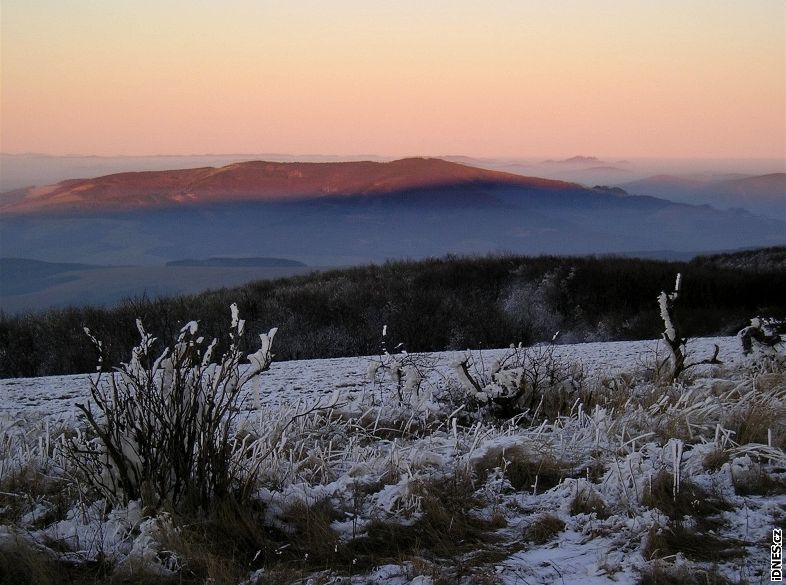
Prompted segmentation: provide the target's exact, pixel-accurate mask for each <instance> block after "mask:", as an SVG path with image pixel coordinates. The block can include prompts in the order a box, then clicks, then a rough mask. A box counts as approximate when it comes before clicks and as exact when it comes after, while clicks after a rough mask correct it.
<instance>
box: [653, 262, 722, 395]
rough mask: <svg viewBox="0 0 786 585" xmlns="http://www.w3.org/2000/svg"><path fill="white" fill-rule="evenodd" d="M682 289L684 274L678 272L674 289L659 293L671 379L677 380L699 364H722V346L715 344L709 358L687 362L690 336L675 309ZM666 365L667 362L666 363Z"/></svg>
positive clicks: (663, 335)
mask: <svg viewBox="0 0 786 585" xmlns="http://www.w3.org/2000/svg"><path fill="white" fill-rule="evenodd" d="M681 289H682V274H680V273H677V279H676V281H675V282H674V290H673V291H672V292H670V293H667V292H666V291H661V293H660V294H659V295H658V306H659V307H660V317H661V319H663V327H664V329H663V333H662V334H661V336H662V337H663V340H664V341H665V342H666V345H667V346H668V348H669V353H670V356H669V358H667V359H668V360H670V361H671V380H672V381H675V380H677V378H679V377H680V374H682V373H683V372H684V371H685V370H687V369H688V368H692V367H694V366H698V365H699V364H722V363H723V362H721V361H720V360H718V353H719V352H720V348H719V347H718V346H717V345H716V346H715V353H714V354H713V356H712V357H711V358H709V359H705V360H702V361H698V362H691V363H687V358H688V338H687V337H686V336H684V335H683V334H682V331H681V329H680V327H679V324H678V323H677V320H676V318H675V316H674V309H675V306H676V304H677V300H678V299H679V296H680V291H681ZM663 365H665V362H664V364H663Z"/></svg>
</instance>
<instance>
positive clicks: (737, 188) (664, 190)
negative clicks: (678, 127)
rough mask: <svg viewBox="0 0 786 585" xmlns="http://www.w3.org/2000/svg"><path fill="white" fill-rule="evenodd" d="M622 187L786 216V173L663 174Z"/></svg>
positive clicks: (658, 195) (644, 193)
mask: <svg viewBox="0 0 786 585" xmlns="http://www.w3.org/2000/svg"><path fill="white" fill-rule="evenodd" d="M620 187H622V188H624V189H625V190H626V191H628V192H630V193H636V194H640V195H650V196H653V197H665V198H669V199H672V200H675V201H683V202H687V203H694V204H709V205H713V206H715V207H721V208H735V207H742V208H744V209H748V210H750V211H753V212H754V213H760V214H763V215H768V216H772V217H777V218H779V219H786V173H769V174H766V175H754V176H733V177H731V178H729V177H716V176H712V175H710V176H701V175H700V176H693V175H688V176H680V175H667V174H663V175H654V176H652V177H648V178H645V179H641V180H638V181H631V182H628V183H621V184H620Z"/></svg>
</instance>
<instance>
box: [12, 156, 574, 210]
mask: <svg viewBox="0 0 786 585" xmlns="http://www.w3.org/2000/svg"><path fill="white" fill-rule="evenodd" d="M472 184H475V185H477V184H494V185H500V186H501V185H507V186H516V187H523V188H532V189H544V190H551V191H559V190H572V189H575V188H577V187H578V185H575V184H571V183H566V182H563V181H551V180H547V179H539V178H534V177H522V176H520V175H514V174H510V173H502V172H498V171H490V170H486V169H480V168H476V167H471V166H467V165H461V164H456V163H451V162H447V161H444V160H441V159H428V158H409V159H402V160H397V161H393V162H389V163H378V162H368V161H366V162H344V163H275V162H265V161H250V162H242V163H235V164H230V165H226V166H223V167H219V168H214V167H204V168H196V169H180V170H172V171H146V172H135V173H117V174H112V175H106V176H102V177H97V178H92V179H74V180H67V181H62V182H60V183H57V184H55V185H47V186H40V187H32V188H28V189H22V190H16V191H13V192H10V193H7V194H4V196H3V197H2V198H0V212H3V213H14V214H18V213H41V212H84V211H90V212H96V211H106V210H132V209H141V208H156V207H171V206H179V205H185V204H205V203H216V202H223V203H226V202H237V201H291V200H294V199H307V198H314V197H324V196H336V195H340V196H356V195H373V194H386V193H397V192H405V191H410V190H422V189H425V188H438V187H442V186H451V187H455V186H466V185H472Z"/></svg>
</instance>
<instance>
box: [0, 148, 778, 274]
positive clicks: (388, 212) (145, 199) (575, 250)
mask: <svg viewBox="0 0 786 585" xmlns="http://www.w3.org/2000/svg"><path fill="white" fill-rule="evenodd" d="M608 184H609V183H606V185H608ZM23 191H24V192H22V193H19V192H15V193H13V194H6V196H4V197H3V198H2V203H0V212H1V213H0V248H2V250H3V254H4V255H6V256H17V257H28V258H33V257H34V258H41V259H45V260H51V261H59V262H83V263H91V264H104V265H106V264H112V265H116V264H124V265H137V266H139V265H145V266H161V265H162V264H165V263H167V262H171V261H178V260H182V259H184V258H203V259H204V258H211V257H215V258H219V257H220V258H258V257H265V258H287V259H291V260H294V261H297V262H302V263H305V264H307V265H309V266H337V265H342V266H347V265H352V264H358V263H365V262H376V261H385V260H387V259H393V258H404V257H406V258H424V257H429V256H441V255H444V254H486V253H502V252H505V253H507V252H512V253H524V254H606V253H626V252H630V251H637V252H640V253H643V252H647V251H658V250H671V251H673V252H676V253H681V252H690V251H696V250H701V251H708V252H709V251H713V250H728V249H734V248H743V247H752V246H774V245H783V244H786V223H784V222H783V221H778V220H776V219H773V218H771V217H757V216H755V215H752V214H750V213H747V212H744V211H719V210H717V209H714V208H712V207H710V206H706V205H704V206H697V205H689V204H685V203H675V202H674V201H670V200H667V199H662V198H658V197H653V196H640V195H631V194H629V193H628V192H626V191H625V190H623V189H619V188H616V187H604V186H598V187H595V188H588V187H584V186H582V185H580V184H578V183H571V182H566V181H558V180H550V179H541V178H537V177H530V176H523V175H515V174H511V173H506V172H500V171H495V170H487V169H481V168H476V167H471V166H468V165H464V164H457V163H453V162H448V161H445V160H441V159H434V158H409V159H402V160H398V161H392V162H371V161H365V162H364V161H353V162H328V163H302V162H295V163H274V162H266V161H255V162H244V163H233V164H230V165H225V166H223V167H218V168H213V167H201V168H195V169H183V170H173V171H152V172H139V173H119V174H113V175H106V176H103V177H96V178H94V179H76V180H68V181H63V182H61V183H58V184H57V185H50V186H48V187H36V188H33V189H27V190H23Z"/></svg>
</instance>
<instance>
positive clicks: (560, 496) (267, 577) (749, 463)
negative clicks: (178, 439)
mask: <svg viewBox="0 0 786 585" xmlns="http://www.w3.org/2000/svg"><path fill="white" fill-rule="evenodd" d="M233 326H234V327H235V328H236V329H235V330H236V331H237V326H238V323H237V322H236V321H234V320H233ZM191 335H192V332H191V331H190V330H189V331H188V336H191ZM188 336H187V337H188ZM270 337H272V336H270ZM184 339H185V338H184ZM181 341H183V340H181ZM263 341H264V340H263ZM268 341H269V338H268ZM691 345H695V346H696V351H699V352H704V350H705V348H707V347H712V346H714V345H718V346H719V347H720V351H719V355H718V357H719V358H720V360H722V361H723V362H724V364H723V365H712V364H704V365H699V366H697V367H695V368H692V369H691V370H690V373H689V375H688V374H684V375H683V376H682V377H681V378H680V379H679V381H677V382H671V381H670V380H668V379H664V378H662V377H659V376H658V375H657V364H658V362H659V361H660V360H658V357H657V355H656V354H657V348H656V346H655V342H651V343H649V344H643V343H639V344H630V345H628V344H593V345H592V346H573V347H572V346H561V347H553V348H529V349H527V348H514V349H511V350H495V351H489V352H484V353H482V354H478V353H474V354H472V355H469V356H466V355H463V354H458V355H457V354H450V355H440V354H433V355H428V356H426V355H414V354H413V355H406V354H403V353H401V354H385V355H383V356H380V357H379V358H372V359H365V360H364V359H354V360H343V361H342V360H334V361H330V362H301V363H298V362H293V363H290V364H286V368H285V367H284V366H281V365H280V366H279V368H276V365H275V364H273V367H271V370H270V371H269V372H265V373H264V374H263V375H261V376H259V377H258V380H257V378H254V383H253V385H252V387H251V388H247V387H244V388H242V391H240V392H238V394H237V400H238V405H239V407H238V410H237V411H236V412H234V418H233V419H232V422H231V426H229V427H226V429H227V433H228V435H227V441H226V443H221V445H223V447H222V448H223V449H228V451H227V452H228V456H230V457H234V458H236V459H234V461H235V462H236V463H237V465H238V467H236V468H235V469H240V470H242V473H241V475H240V476H239V477H240V479H242V482H241V485H242V492H243V497H242V498H241V497H237V493H236V491H235V490H234V488H233V487H232V486H231V485H230V486H229V487H228V488H227V489H225V490H218V491H214V492H212V493H211V494H209V498H208V500H207V501H206V502H203V503H209V505H200V506H190V505H187V501H188V498H186V497H184V498H175V497H172V495H171V494H172V492H171V490H170V492H168V493H169V495H167V492H166V490H165V489H164V488H167V486H170V485H171V484H169V483H167V482H163V480H162V482H161V483H159V484H158V485H161V486H163V487H162V488H161V490H159V491H161V492H163V493H164V495H163V496H162V495H161V493H156V492H154V491H153V492H151V490H152V488H151V486H150V485H148V484H146V483H145V480H144V474H143V473H142V474H140V475H139V477H140V478H142V479H141V481H139V482H131V483H130V484H129V486H128V487H126V488H124V487H123V486H122V485H120V488H119V491H118V489H117V488H116V489H115V490H114V491H112V490H110V491H107V490H106V489H95V488H96V478H97V477H98V478H103V477H105V475H104V474H103V472H102V473H100V474H99V475H96V472H95V471H93V472H92V475H91V471H90V469H92V468H90V469H88V470H87V471H86V470H85V465H84V463H83V462H82V463H81V464H80V460H78V459H76V460H75V459H74V457H73V453H72V452H70V451H69V449H71V448H72V446H73V445H74V444H84V443H85V442H86V441H94V440H95V438H96V435H97V433H96V432H95V428H94V427H93V426H92V425H91V423H90V421H89V420H86V419H84V418H82V419H80V418H79V417H78V416H75V415H74V412H73V410H72V409H70V408H64V407H63V406H62V405H63V404H69V402H68V401H73V402H77V401H78V402H80V403H82V402H83V401H85V400H87V399H88V396H89V394H90V386H89V385H83V386H82V387H74V388H70V389H68V390H69V391H68V392H65V390H66V384H68V383H71V384H84V380H83V379H80V378H70V379H63V380H57V381H52V380H45V379H44V380H40V381H39V384H40V386H39V389H38V390H33V389H32V388H34V387H33V386H32V381H31V382H30V383H29V385H27V388H28V389H27V391H26V395H25V397H24V399H23V400H26V401H30V402H31V403H35V404H36V406H34V407H31V408H29V409H25V408H23V407H22V405H23V404H24V402H20V400H22V399H20V398H17V399H16V401H17V403H13V402H11V401H9V400H8V399H7V398H6V402H5V403H4V404H3V410H2V411H0V412H1V413H2V414H0V576H2V577H1V578H2V579H4V580H5V581H7V582H21V583H24V582H41V583H66V582H74V581H85V580H87V581H91V582H98V583H113V582H124V583H146V582H173V583H174V582H177V583H208V582H209V583H233V584H234V583H248V584H273V583H281V584H283V583H304V584H305V583H326V584H327V583H354V584H361V583H385V584H388V585H397V584H403V583H420V584H423V583H511V584H512V583H551V582H565V583H569V582H583V583H605V582H612V581H613V582H615V583H642V584H643V583H664V582H669V583H672V584H674V583H677V584H679V583H742V582H744V583H759V582H765V581H766V579H768V578H769V573H768V570H769V542H768V538H769V534H770V533H771V530H772V528H774V527H783V525H784V522H785V521H786V454H785V453H784V446H786V367H784V364H783V361H782V359H781V358H779V357H778V356H774V357H772V358H768V359H766V360H765V359H758V358H746V357H744V356H742V353H741V349H739V348H738V345H737V341H736V340H734V339H712V340H706V341H704V340H692V341H691ZM689 347H690V346H689ZM268 349H269V345H268ZM615 360H616V361H615ZM142 362H144V360H142V361H141V362H140V363H142ZM263 362H264V360H263ZM263 362H260V363H263ZM189 363H190V362H189ZM199 363H200V364H201V363H202V361H199ZM461 364H463V367H460V365H461ZM199 367H201V366H199ZM320 368H321V369H320ZM257 369H258V370H259V372H257V373H260V372H261V371H262V370H263V369H264V368H257ZM315 370H317V371H315ZM244 371H247V370H243V369H240V370H238V373H239V375H240V376H242V375H244V374H243V372H244ZM667 378H668V377H667ZM211 379H214V378H211ZM249 379H250V378H249ZM238 380H239V378H238ZM14 384H19V382H18V381H8V382H6V383H4V385H3V386H0V388H2V389H3V390H5V391H7V395H8V394H11V392H8V391H9V390H11V391H13V390H14V388H15V386H14ZM47 384H50V386H49V387H47V386H46V385H47ZM51 384H59V386H58V387H57V388H58V390H57V391H56V392H53V391H52V386H51ZM163 387H166V385H164V386H163ZM61 392H62V394H68V396H69V397H68V398H67V399H64V400H65V401H58V398H59V396H60V394H61ZM47 393H48V394H49V397H51V398H52V401H50V402H47V398H48V396H47ZM514 394H517V396H515V398H514ZM110 402H111V401H110ZM180 403H182V400H181V401H180ZM52 405H58V406H57V407H52ZM47 408H48V410H47ZM196 410H197V411H198V410H199V409H196ZM509 415H510V416H509ZM94 418H95V422H96V424H97V425H98V428H99V429H102V428H104V427H102V426H101V425H102V421H103V420H104V419H102V418H101V416H99V415H98V413H96V415H95V417H94ZM133 420H139V419H138V418H135V419H133ZM91 428H92V429H93V431H94V432H93V433H92V434H91V432H90V429H91ZM220 428H224V427H220ZM148 431H149V432H153V431H152V430H150V428H148ZM134 440H135V441H136V439H134ZM136 445H138V442H137V443H135V444H134V450H135V451H139V450H140V449H141V448H137V447H136ZM126 448H128V446H127V447H126ZM96 453H98V455H95V456H96V457H99V458H98V459H93V460H92V461H98V463H99V464H103V465H105V469H106V470H108V471H107V473H110V474H111V473H112V472H113V471H114V472H115V473H116V470H115V468H114V467H112V462H111V460H110V459H107V458H106V454H105V453H103V452H100V453H99V452H98V451H96ZM101 457H103V459H102V458H101ZM132 461H135V462H136V461H137V457H136V455H135V456H134V457H133V458H132ZM102 462H103V463H102ZM137 465H138V464H137ZM137 468H138V469H143V466H138V467H137ZM99 469H100V467H99ZM192 473H193V475H188V478H189V480H190V481H197V480H198V478H199V477H200V475H199V474H197V473H195V472H192V471H191V470H189V471H188V474H192ZM152 477H154V478H155V477H159V476H156V475H153V476H152ZM165 477H166V478H170V479H171V477H170V476H165ZM100 485H107V484H99V487H100ZM111 485H113V486H114V485H115V484H111ZM233 485H234V484H233ZM153 487H155V486H153ZM146 490H147V491H146ZM146 493H147V494H151V493H152V494H154V495H155V497H145V494H146ZM25 575H27V577H25ZM25 579H27V580H25ZM5 581H4V582H5Z"/></svg>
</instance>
